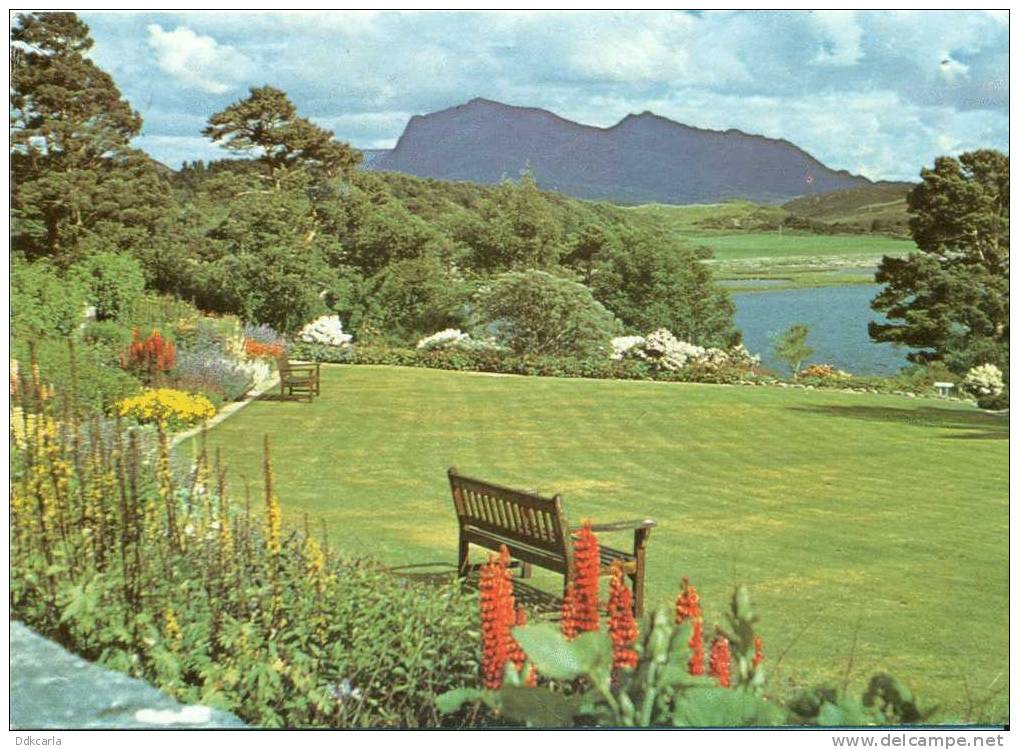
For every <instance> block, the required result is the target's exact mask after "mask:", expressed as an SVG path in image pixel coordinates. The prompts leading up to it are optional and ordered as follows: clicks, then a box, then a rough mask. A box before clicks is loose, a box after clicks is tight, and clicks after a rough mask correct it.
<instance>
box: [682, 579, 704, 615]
mask: <svg viewBox="0 0 1019 750" xmlns="http://www.w3.org/2000/svg"><path fill="white" fill-rule="evenodd" d="M700 601H701V599H700V597H699V596H698V595H697V589H695V588H694V587H693V586H691V585H690V579H689V578H686V577H685V576H684V578H683V590H682V591H680V592H679V596H677V597H676V624H677V625H682V624H683V623H684V622H686V621H687V619H689V618H694V619H696V618H699V617H700V616H701V604H700Z"/></svg>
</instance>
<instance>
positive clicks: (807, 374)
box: [796, 365, 852, 380]
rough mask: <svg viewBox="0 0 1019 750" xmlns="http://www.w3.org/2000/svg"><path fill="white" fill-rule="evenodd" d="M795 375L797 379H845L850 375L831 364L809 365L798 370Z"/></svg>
mask: <svg viewBox="0 0 1019 750" xmlns="http://www.w3.org/2000/svg"><path fill="white" fill-rule="evenodd" d="M796 377H797V379H798V380H846V379H847V378H850V377H852V376H851V375H850V374H849V373H848V372H843V371H842V370H838V369H836V368H835V367H834V366H832V365H810V367H804V368H803V369H802V370H800V372H799V374H798V375H797V376H796Z"/></svg>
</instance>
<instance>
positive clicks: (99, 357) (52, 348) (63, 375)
mask: <svg viewBox="0 0 1019 750" xmlns="http://www.w3.org/2000/svg"><path fill="white" fill-rule="evenodd" d="M33 348H34V350H35V357H36V361H37V364H38V368H39V371H40V373H41V376H42V378H43V383H44V384H46V385H52V386H53V389H54V390H55V391H56V400H57V403H58V404H61V405H62V404H63V403H64V402H65V401H66V402H67V403H68V404H70V405H73V406H74V407H75V409H76V410H77V411H78V412H79V413H80V414H83V415H84V414H93V413H100V414H101V413H103V412H106V411H107V410H109V409H110V408H111V407H112V406H113V405H114V404H115V403H116V402H117V401H119V400H121V399H124V398H127V397H128V396H133V395H135V394H136V393H138V392H139V391H140V390H141V388H142V384H141V382H140V381H139V379H138V378H137V377H134V376H133V375H130V374H129V373H126V372H124V371H123V370H121V369H120V367H119V366H117V365H116V364H114V363H112V362H110V361H109V359H108V357H107V355H106V354H105V353H104V352H103V351H101V350H100V349H97V348H93V347H88V346H75V347H74V373H73V375H72V368H71V349H70V345H69V343H68V342H67V341H60V340H57V339H41V340H38V341H36V342H34V347H33V346H30V345H29V343H28V342H26V341H24V340H21V339H14V341H13V342H12V344H11V355H12V356H13V357H14V358H15V359H16V360H18V362H19V363H20V365H21V366H19V368H18V369H19V370H20V371H21V372H20V377H22V378H24V377H31V372H30V368H29V367H27V364H28V363H29V362H31V357H32V355H31V350H32V349H33ZM75 381H76V382H77V387H73V383H74V382H75Z"/></svg>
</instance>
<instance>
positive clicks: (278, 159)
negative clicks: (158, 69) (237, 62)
mask: <svg viewBox="0 0 1019 750" xmlns="http://www.w3.org/2000/svg"><path fill="white" fill-rule="evenodd" d="M202 134H203V135H205V136H207V137H209V138H211V139H212V140H213V141H215V142H216V143H219V144H220V145H221V146H223V148H225V149H228V150H230V151H242V152H244V153H247V154H250V155H252V156H254V157H255V158H256V159H258V161H259V162H261V163H262V164H264V165H265V167H266V168H267V170H268V176H269V179H270V180H271V181H272V183H273V185H274V187H275V188H276V189H279V188H280V177H281V175H280V173H281V172H283V171H286V170H290V169H302V170H306V171H308V172H309V173H312V174H315V175H317V176H322V177H325V178H333V177H339V176H343V175H349V174H350V173H351V172H353V170H354V169H355V167H357V165H358V164H359V163H360V161H361V152H360V151H357V150H355V149H353V148H351V147H350V146H349V145H347V144H345V143H339V142H337V141H335V140H333V134H332V133H331V132H330V131H328V130H325V129H323V128H320V127H318V126H317V125H315V124H314V123H313V122H311V121H310V120H308V119H307V118H304V117H300V116H299V115H298V114H297V108H296V107H295V106H294V104H293V102H291V101H290V99H289V97H287V95H286V94H285V93H284V92H283V91H280V90H279V89H277V88H273V87H272V86H262V87H252V88H251V89H250V95H249V96H248V97H247V98H246V99H242V100H241V101H239V102H235V103H234V104H231V105H230V106H229V107H227V108H226V109H224V110H223V111H222V112H217V113H216V114H214V115H213V116H212V117H210V118H209V124H208V126H207V127H206V128H205V129H204V130H203V131H202Z"/></svg>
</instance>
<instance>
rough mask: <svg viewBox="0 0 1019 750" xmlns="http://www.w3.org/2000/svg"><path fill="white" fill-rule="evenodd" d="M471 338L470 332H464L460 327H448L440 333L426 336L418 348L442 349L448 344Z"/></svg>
mask: <svg viewBox="0 0 1019 750" xmlns="http://www.w3.org/2000/svg"><path fill="white" fill-rule="evenodd" d="M469 338H470V335H469V334H466V333H463V332H462V331H460V329H458V328H447V329H445V330H443V331H439V332H438V333H433V334H431V335H430V336H425V337H424V338H423V339H421V340H420V341H418V343H417V347H416V348H417V349H424V350H426V351H427V350H430V349H442V348H444V347H447V346H455V345H457V344H459V343H460V342H462V341H465V340H467V339H469Z"/></svg>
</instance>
